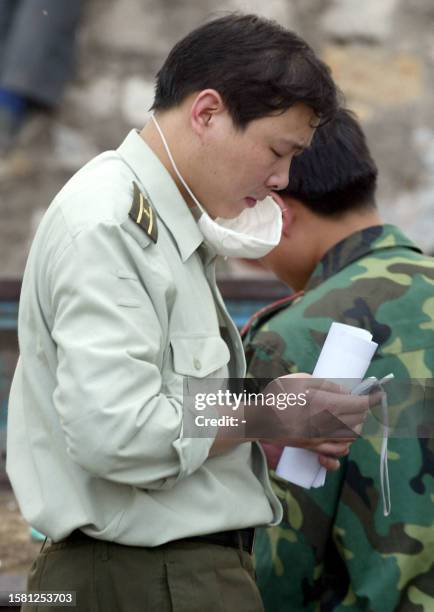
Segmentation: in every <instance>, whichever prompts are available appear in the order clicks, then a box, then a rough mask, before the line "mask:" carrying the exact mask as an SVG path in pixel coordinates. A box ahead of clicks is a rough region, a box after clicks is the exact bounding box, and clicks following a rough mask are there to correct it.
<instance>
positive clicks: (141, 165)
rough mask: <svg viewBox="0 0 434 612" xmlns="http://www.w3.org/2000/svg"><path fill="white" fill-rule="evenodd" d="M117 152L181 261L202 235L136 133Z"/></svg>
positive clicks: (186, 257)
mask: <svg viewBox="0 0 434 612" xmlns="http://www.w3.org/2000/svg"><path fill="white" fill-rule="evenodd" d="M118 153H119V155H120V156H121V157H122V159H123V160H124V161H125V162H126V163H127V164H128V166H129V167H130V168H131V169H132V171H133V172H134V174H135V175H136V177H137V179H138V181H139V183H140V184H141V186H142V188H143V190H144V191H145V192H146V195H147V196H148V197H149V199H150V200H151V203H152V205H153V206H154V208H155V210H156V212H157V214H158V216H159V217H160V218H161V219H162V221H163V223H164V225H165V226H166V227H167V228H168V229H169V231H170V233H171V234H172V236H173V238H174V240H175V242H176V244H177V247H178V249H179V252H180V254H181V259H182V261H183V262H185V261H186V260H187V259H188V258H189V257H190V255H192V253H194V251H195V250H196V249H197V248H198V246H199V245H200V244H201V243H202V242H203V235H202V232H201V231H200V229H199V228H198V226H197V223H196V221H195V219H194V217H193V215H192V213H191V212H190V209H189V208H188V206H187V203H186V201H185V200H184V198H183V197H182V196H181V193H180V192H179V189H178V187H177V186H176V183H175V181H174V180H173V178H172V177H171V176H170V174H169V172H168V171H167V170H166V168H165V167H164V166H163V164H162V163H161V161H160V160H159V159H158V157H157V156H156V155H155V153H154V152H153V151H152V149H151V148H150V147H149V146H148V145H147V144H146V142H145V141H144V140H143V138H141V136H140V135H139V133H138V132H137V131H136V130H131V132H130V133H129V134H128V136H127V137H126V138H125V140H124V141H123V143H122V144H121V145H120V147H119V148H118Z"/></svg>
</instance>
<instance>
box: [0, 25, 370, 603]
mask: <svg viewBox="0 0 434 612" xmlns="http://www.w3.org/2000/svg"><path fill="white" fill-rule="evenodd" d="M265 68H266V70H265ZM336 106H337V103H336V90H335V87H334V84H333V82H332V80H331V78H330V75H329V72H328V70H327V68H326V67H325V66H324V65H323V64H322V63H321V62H320V61H319V60H318V59H317V58H316V57H315V56H314V54H313V52H312V51H311V49H310V48H309V47H308V46H307V45H306V44H305V43H304V42H303V41H301V40H300V39H299V38H298V37H296V36H295V35H294V34H292V33H290V32H288V31H286V30H284V29H283V28H280V27H279V26H277V24H274V23H271V22H268V21H265V20H262V19H259V18H257V17H254V16H230V17H225V18H223V19H218V20H216V21H214V22H211V23H209V24H206V25H205V26H202V27H201V28H199V29H198V30H196V31H194V32H192V33H191V34H190V35H189V36H187V37H186V38H185V39H184V40H183V41H181V42H180V43H179V44H178V45H177V46H176V47H175V48H174V49H173V50H172V52H171V54H170V55H169V57H168V59H167V60H166V63H165V64H164V66H163V68H162V70H161V71H160V72H159V74H158V77H157V87H156V98H155V103H154V110H155V113H156V119H155V121H152V122H150V123H148V124H147V125H146V126H145V128H144V129H143V130H142V132H140V133H138V132H136V131H132V132H131V133H130V134H129V135H128V136H127V138H126V140H125V141H124V142H123V144H122V145H121V146H120V147H119V148H118V149H117V150H116V151H109V152H106V153H103V154H102V155H100V156H99V157H97V158H96V159H94V160H92V161H91V162H90V163H89V164H87V165H86V166H85V167H84V168H83V169H82V170H80V171H79V172H78V173H77V174H76V175H75V176H74V177H73V178H72V179H71V180H70V181H69V182H68V183H67V184H66V186H65V187H64V188H63V189H62V190H61V191H60V193H59V194H58V195H57V196H56V198H55V199H54V201H53V203H52V204H51V206H50V207H49V209H48V211H47V213H46V215H45V218H44V219H43V221H42V223H41V225H40V227H39V229H38V232H37V235H36V237H35V240H34V243H33V246H32V249H31V252H30V256H29V260H28V263H27V267H26V271H25V275H24V280H23V290H22V298H21V305H20V315H19V336H20V352H21V356H20V360H19V363H18V366H17V370H16V374H15V377H14V381H13V385H12V390H11V398H10V407H9V430H8V456H7V459H8V465H7V469H8V474H9V477H10V480H11V482H12V485H13V487H14V491H15V493H16V496H17V499H18V501H19V504H20V508H21V510H22V512H23V515H24V516H25V518H26V519H27V520H28V521H29V522H30V523H31V524H32V525H33V526H34V527H36V528H37V529H39V530H40V531H42V532H43V533H45V534H47V536H48V537H49V539H50V542H49V543H48V544H46V545H45V546H44V549H43V551H42V552H41V554H40V555H39V557H38V559H37V560H36V562H35V564H34V566H33V568H32V570H31V574H30V578H29V585H28V590H29V591H54V590H67V591H76V593H77V609H79V610H80V611H84V610H96V609H99V610H104V612H106V611H110V610H117V611H119V610H120V611H127V612H133V611H135V610H158V611H160V610H172V609H173V610H177V611H182V610H185V611H188V612H192V611H193V610H200V611H201V612H202V611H203V610H204V609H205V608H206V609H207V610H209V611H210V612H211V611H214V610H216V611H217V610H219V611H221V610H227V611H231V612H233V611H234V610H237V611H242V610H246V611H249V612H252V611H254V610H261V609H262V604H261V600H260V596H259V593H258V591H257V588H256V586H255V584H254V580H253V572H252V567H251V562H250V556H249V552H250V551H251V546H252V536H253V528H254V527H255V526H256V525H266V524H277V523H278V522H279V521H280V520H281V517H282V510H281V507H280V504H279V502H278V501H277V499H276V497H275V496H274V494H273V493H272V490H271V488H270V484H269V481H268V476H267V468H266V462H265V460H264V456H263V453H262V451H261V449H260V447H259V444H257V443H253V444H251V443H250V442H245V441H244V442H245V443H242V444H240V441H234V440H226V439H223V438H222V435H221V432H220V431H219V432H217V435H216V436H214V437H211V438H204V437H196V438H188V437H187V436H185V435H184V432H183V385H184V382H185V380H186V379H187V378H189V377H191V378H192V379H196V380H197V379H203V378H205V377H210V378H216V377H219V378H225V377H227V376H230V377H238V378H241V377H243V376H244V373H245V361H244V357H243V349H242V345H241V341H240V338H239V335H238V332H237V330H236V328H235V326H234V324H233V322H232V321H231V319H230V318H229V316H228V313H227V311H226V309H225V307H224V304H223V302H222V299H221V296H220V294H219V292H218V289H217V286H216V282H215V273H214V264H215V258H216V255H217V254H219V253H222V252H223V253H224V252H225V251H220V250H219V245H220V243H221V244H222V245H223V243H224V240H220V239H219V238H218V239H217V240H214V241H213V238H212V232H213V231H214V230H216V226H217V223H216V222H215V221H214V219H213V218H215V217H218V216H221V217H223V218H226V219H229V218H231V219H236V218H237V217H238V216H239V215H240V214H241V213H243V211H244V212H246V213H248V214H249V215H250V216H251V215H252V214H253V217H252V218H253V219H255V218H256V216H257V215H262V214H263V215H265V216H262V217H261V219H267V218H270V219H272V218H273V219H274V218H275V217H273V215H274V213H275V211H274V212H273V210H272V208H273V206H275V204H274V203H273V202H272V203H271V205H270V203H268V204H265V205H264V207H263V208H261V207H260V204H261V206H262V202H261V203H260V204H259V203H258V204H257V205H256V201H257V200H263V198H265V197H266V196H267V195H268V194H269V193H270V192H271V191H272V190H275V189H281V188H283V187H285V185H286V183H287V180H288V170H289V165H290V162H291V159H292V157H293V155H294V154H296V153H297V152H298V151H300V150H302V149H303V148H305V147H306V146H308V145H309V143H310V140H311V138H312V135H313V132H314V129H315V125H316V124H317V123H318V121H321V120H325V119H327V118H328V117H329V116H332V115H333V114H334V113H335V111H336ZM175 162H176V163H175ZM196 198H198V200H200V202H202V203H203V207H204V208H203V209H202V212H200V210H199V209H198V208H197V206H196V205H195V202H196V204H198V205H199V207H200V206H201V204H200V202H199V201H198V200H197V199H196ZM255 205H256V206H255ZM263 209H264V211H265V212H261V211H262V210H263ZM255 210H258V211H259V212H254V211H255ZM279 212H280V211H279ZM207 213H208V214H209V216H208V215H207ZM267 215H269V217H267ZM270 215H271V216H270ZM249 218H250V217H249ZM279 218H280V217H279ZM273 223H274V221H273V222H272V221H270V222H269V223H268V222H266V223H265V222H264V223H259V225H262V226H263V227H260V228H259V229H258V228H257V229H258V231H259V234H260V235H259V238H257V239H256V238H255V239H254V240H253V239H252V237H251V235H250V233H249V231H247V232H245V233H244V237H243V235H242V232H239V233H238V234H237V236H241V238H240V239H239V240H240V241H241V247H242V246H243V245H244V247H246V249H247V250H248V251H249V254H250V256H255V253H256V251H257V249H258V245H259V246H261V245H262V246H263V244H269V246H268V247H267V248H268V250H269V249H270V248H271V246H272V245H271V238H270V236H269V234H270V227H271V226H272V224H273ZM247 225H249V223H248V224H247ZM269 226H270V227H269ZM277 227H278V229H279V232H278V233H279V234H280V225H278V224H277ZM210 228H211V229H210ZM217 229H218V231H223V232H225V230H224V229H223V230H222V229H221V226H219V227H218V228H217ZM271 229H272V228H271ZM261 232H262V233H261ZM264 232H265V234H264V235H265V238H264V237H263V233H264ZM204 238H206V239H205V240H204ZM232 238H233V233H232ZM275 238H276V237H274V238H273V240H274V239H275ZM278 238H279V236H277V240H275V243H276V242H277V241H278ZM243 240H244V242H243ZM252 240H253V243H252ZM233 244H235V250H236V249H238V247H237V244H238V238H237V239H236V240H235V243H233ZM270 245H271V246H270ZM262 246H261V248H262ZM241 247H240V248H239V249H238V250H236V252H237V253H238V252H240V254H242V253H244V252H245V251H244V250H243V248H241ZM258 256H259V253H258ZM334 395H336V398H335V399H336V402H337V403H338V404H339V401H340V399H341V398H342V397H343V398H344V400H345V401H346V400H347V398H346V396H341V395H338V394H334ZM352 401H354V400H352ZM357 410H359V408H358V407H357ZM302 443H303V442H300V444H302ZM305 444H306V445H307V446H310V447H313V448H315V449H316V450H318V451H319V452H322V453H323V456H322V462H323V464H324V465H325V466H327V467H329V468H331V469H334V468H336V467H337V466H336V463H337V461H336V458H331V457H330V455H333V456H334V457H336V456H339V455H342V454H345V452H346V450H347V445H346V444H344V443H342V442H341V443H332V442H330V443H329V442H323V443H320V442H310V443H309V442H306V443H305ZM26 609H36V607H35V608H32V607H27V608H26Z"/></svg>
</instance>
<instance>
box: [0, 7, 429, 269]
mask: <svg viewBox="0 0 434 612" xmlns="http://www.w3.org/2000/svg"><path fill="white" fill-rule="evenodd" d="M71 1H74V0H71ZM232 10H243V11H248V12H256V13H259V14H262V15H265V16H267V17H270V18H273V19H276V20H277V21H278V22H280V23H281V24H283V25H285V26H287V27H289V28H291V29H294V30H295V31H297V32H298V33H299V34H301V35H302V36H303V37H304V38H305V39H306V40H307V41H308V42H309V43H310V44H311V45H312V46H313V47H314V48H315V50H316V51H317V52H318V53H319V54H320V55H321V56H322V57H323V58H324V59H325V61H326V62H327V63H329V64H330V66H331V68H332V71H333V74H334V77H335V79H336V81H337V82H338V84H339V85H340V87H341V89H342V90H343V91H344V93H345V95H346V99H347V105H348V106H350V107H351V108H353V109H354V110H355V111H356V112H357V114H358V116H359V118H360V119H361V121H362V123H363V125H364V127H365V129H366V131H367V134H368V138H369V142H370V145H371V148H372V150H373V152H374V155H375V158H376V160H377V162H378V164H379V167H380V189H379V203H380V208H381V211H382V213H383V215H384V218H385V219H386V221H390V222H394V223H397V224H398V225H400V226H401V227H402V228H403V229H404V230H406V232H407V233H408V234H409V235H410V237H412V238H413V239H414V240H415V241H416V242H418V243H419V244H420V245H421V246H422V247H423V248H424V249H425V250H427V251H429V252H434V78H433V77H434V2H433V0H364V1H363V2H361V1H360V0H266V1H265V0H221V1H220V2H218V3H217V2H211V0H183V1H182V2H181V1H176V0H86V1H85V6H84V15H83V19H82V25H81V28H80V32H79V38H78V49H77V67H76V76H75V78H74V80H73V81H72V82H71V83H70V84H69V86H68V88H67V91H66V94H65V96H64V98H63V102H62V104H61V106H60V108H59V109H58V111H56V113H55V114H43V113H38V114H35V115H34V116H33V117H32V119H31V120H30V121H29V122H28V123H27V125H26V126H25V128H24V130H23V131H22V133H21V136H20V139H19V142H18V146H17V147H16V149H15V150H14V151H13V152H12V153H11V154H10V155H9V156H7V157H6V158H2V159H1V160H0V278H20V277H21V276H22V273H23V269H24V264H25V260H26V256H27V252H28V247H29V242H30V239H31V236H32V235H33V232H34V231H35V228H36V227H37V224H38V222H39V220H40V218H41V215H42V214H43V212H44V210H45V209H46V207H47V206H48V204H49V203H50V201H51V199H52V198H53V196H54V195H55V194H56V192H57V191H58V189H59V188H60V187H61V186H62V184H63V183H64V182H65V181H66V180H67V179H68V178H69V177H70V176H71V174H72V173H73V172H74V171H75V170H76V169H78V168H79V167H80V166H81V165H83V164H84V163H85V162H86V161H88V160H89V159H90V158H91V157H93V156H94V155H96V154H97V153H99V152H100V151H102V150H105V149H110V148H116V147H117V146H118V144H119V143H120V141H121V140H122V139H123V137H124V136H125V134H126V133H127V131H128V130H129V129H131V128H132V127H137V128H140V127H141V126H142V125H143V123H144V122H145V121H146V119H147V112H146V111H147V109H148V108H149V106H150V104H151V102H152V97H153V76H154V74H155V72H156V71H157V70H158V68H159V66H160V65H161V63H162V61H163V59H164V58H165V56H166V54H167V52H168V50H169V49H170V48H171V46H172V45H173V44H174V43H175V42H176V41H177V40H178V39H179V38H180V37H182V36H183V35H184V34H186V33H187V32H188V31H189V30H191V29H192V28H194V27H195V26H197V25H199V24H201V23H202V22H203V21H204V20H206V19H207V18H208V17H209V16H212V15H214V16H218V15H221V14H223V13H224V12H225V11H232ZM46 18H47V19H49V18H50V15H49V14H47V15H46Z"/></svg>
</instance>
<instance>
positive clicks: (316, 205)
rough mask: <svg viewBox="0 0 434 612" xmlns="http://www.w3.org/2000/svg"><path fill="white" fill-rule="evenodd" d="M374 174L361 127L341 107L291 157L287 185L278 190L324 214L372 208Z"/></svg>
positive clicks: (352, 116)
mask: <svg viewBox="0 0 434 612" xmlns="http://www.w3.org/2000/svg"><path fill="white" fill-rule="evenodd" d="M377 173H378V171H377V166H376V164H375V162H374V160H373V159H372V157H371V153H370V151H369V148H368V145H367V143H366V138H365V135H364V133H363V131H362V128H361V127H360V125H359V123H358V121H357V119H356V118H355V116H354V114H353V113H352V112H351V111H349V110H347V109H343V108H341V109H339V110H338V112H337V114H336V116H335V117H334V119H332V120H331V121H330V122H329V123H327V124H326V125H323V126H322V127H320V128H318V129H317V130H316V132H315V135H314V137H313V141H312V144H311V146H310V147H309V148H308V149H307V150H306V151H303V153H302V154H301V155H298V156H297V157H295V158H294V159H293V160H292V163H291V169H290V171H289V183H288V187H286V188H285V189H283V190H282V191H281V192H280V193H281V195H283V196H285V195H287V196H290V197H292V198H295V199H297V200H300V201H301V202H302V203H303V204H304V205H305V206H306V207H307V208H309V209H310V210H312V211H313V212H315V213H317V214H320V215H324V216H332V215H340V214H341V213H345V212H347V211H349V210H356V209H363V208H374V207H375V189H376V186H377Z"/></svg>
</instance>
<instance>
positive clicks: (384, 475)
mask: <svg viewBox="0 0 434 612" xmlns="http://www.w3.org/2000/svg"><path fill="white" fill-rule="evenodd" d="M380 389H381V391H382V396H381V411H382V421H383V439H382V441H381V456H380V484H381V497H382V501H383V514H384V516H389V514H390V511H391V509H392V504H391V502H390V483H389V468H388V464H387V442H388V433H389V415H388V410H387V408H388V405H387V393H386V392H385V391H384V388H383V386H382V385H381V384H380Z"/></svg>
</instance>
